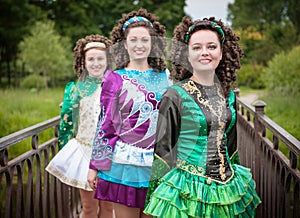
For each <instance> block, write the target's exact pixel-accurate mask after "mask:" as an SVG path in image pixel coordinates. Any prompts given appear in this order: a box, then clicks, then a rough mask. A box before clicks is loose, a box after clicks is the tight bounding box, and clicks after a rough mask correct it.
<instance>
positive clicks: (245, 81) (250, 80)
mask: <svg viewBox="0 0 300 218" xmlns="http://www.w3.org/2000/svg"><path fill="white" fill-rule="evenodd" d="M264 75H265V71H264V67H263V66H262V65H257V64H245V65H242V67H241V69H240V70H239V71H238V72H237V83H238V86H246V87H249V88H252V89H263V88H265V87H266V84H265V76H264Z"/></svg>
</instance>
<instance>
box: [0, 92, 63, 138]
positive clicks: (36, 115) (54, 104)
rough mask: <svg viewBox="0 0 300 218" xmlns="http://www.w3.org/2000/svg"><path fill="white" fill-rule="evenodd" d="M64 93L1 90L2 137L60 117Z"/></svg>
mask: <svg viewBox="0 0 300 218" xmlns="http://www.w3.org/2000/svg"><path fill="white" fill-rule="evenodd" d="M63 91H64V90H63V88H56V89H48V90H41V91H39V92H37V91H29V90H21V89H18V90H15V89H7V90H0V102H1V107H0V137H3V136H6V135H8V134H11V133H13V132H16V131H19V130H21V129H24V128H26V127H29V126H32V125H34V124H37V123H40V122H42V121H45V120H47V119H50V118H52V117H55V116H57V115H59V113H60V108H59V104H60V102H61V101H62V100H63Z"/></svg>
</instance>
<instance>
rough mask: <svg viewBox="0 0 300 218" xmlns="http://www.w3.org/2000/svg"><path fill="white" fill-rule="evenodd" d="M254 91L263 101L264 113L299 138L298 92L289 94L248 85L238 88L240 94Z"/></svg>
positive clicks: (299, 102)
mask: <svg viewBox="0 0 300 218" xmlns="http://www.w3.org/2000/svg"><path fill="white" fill-rule="evenodd" d="M252 93H256V94H258V95H259V100H262V101H264V102H265V103H266V104H267V106H266V107H265V114H266V115H267V116H268V117H269V118H270V119H272V120H273V121H274V122H275V123H277V124H278V125H279V126H281V127H282V128H283V129H285V130H286V131H287V132H289V133H290V134H291V135H293V136H294V137H295V138H297V139H298V140H300V131H299V130H300V122H299V121H300V113H299V105H300V93H299V94H298V95H297V96H295V95H289V94H285V93H278V92H272V91H267V90H256V89H251V88H248V87H241V88H240V96H245V95H247V94H252Z"/></svg>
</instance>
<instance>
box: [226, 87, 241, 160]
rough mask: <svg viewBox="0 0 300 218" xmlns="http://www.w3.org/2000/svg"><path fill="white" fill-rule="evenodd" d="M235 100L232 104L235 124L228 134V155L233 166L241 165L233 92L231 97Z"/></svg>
mask: <svg viewBox="0 0 300 218" xmlns="http://www.w3.org/2000/svg"><path fill="white" fill-rule="evenodd" d="M230 97H231V98H232V99H233V102H232V103H231V104H232V106H233V108H234V110H232V113H234V114H233V115H232V117H235V122H234V124H233V126H232V128H231V129H230V131H229V132H228V133H227V138H228V154H229V157H230V160H231V163H233V164H240V159H239V155H238V147H237V130H236V128H237V126H236V125H237V112H236V96H235V94H234V92H233V91H232V92H231V96H230Z"/></svg>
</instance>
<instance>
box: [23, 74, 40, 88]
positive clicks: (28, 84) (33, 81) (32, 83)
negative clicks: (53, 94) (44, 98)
mask: <svg viewBox="0 0 300 218" xmlns="http://www.w3.org/2000/svg"><path fill="white" fill-rule="evenodd" d="M20 87H21V88H23V89H38V90H40V89H41V88H44V87H45V79H44V77H42V76H39V75H35V74H32V75H29V76H26V77H25V78H24V79H23V80H22V81H21V82H20Z"/></svg>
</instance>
